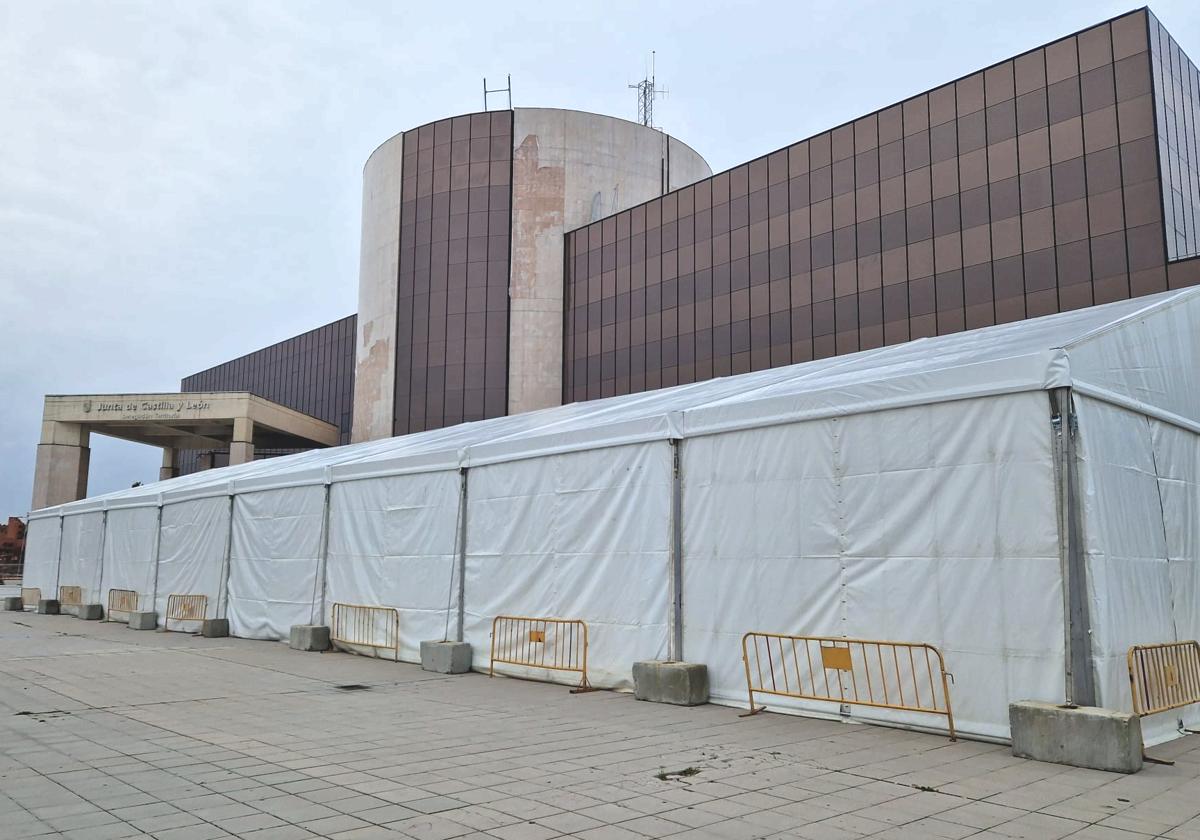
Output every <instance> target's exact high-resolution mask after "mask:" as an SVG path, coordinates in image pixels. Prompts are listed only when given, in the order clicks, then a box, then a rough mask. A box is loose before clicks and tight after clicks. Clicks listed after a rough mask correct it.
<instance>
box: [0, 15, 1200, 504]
mask: <svg viewBox="0 0 1200 840" xmlns="http://www.w3.org/2000/svg"><path fill="white" fill-rule="evenodd" d="M1129 8H1131V6H1130V5H1129V4H1127V3H1117V2H1109V1H1108V0H1091V2H1059V3H1055V2H1045V0H1039V1H1038V2H1030V0H1005V2H975V3H946V2H942V1H941V0H939V1H938V2H930V1H929V0H912V1H911V2H906V3H895V2H888V3H883V2H880V3H854V2H823V3H812V2H799V3H798V2H779V3H766V2H745V1H744V0H743V2H738V3H736V4H734V3H729V4H718V3H711V2H705V0H688V2H678V3H662V4H654V3H648V2H646V0H632V2H625V0H606V2H602V3H601V2H576V0H558V1H557V2H549V3H541V2H526V3H520V4H517V3H495V2H490V3H479V4H473V3H470V2H466V3H464V2H459V3H453V4H451V3H441V2H419V0H406V2H354V3H347V2H332V1H331V2H284V1H283V0H279V1H278V2H274V1H273V0H254V1H253V2H252V1H251V0H242V1H241V2H199V0H197V1H196V2H186V3H185V2H166V0H147V2H99V0H97V2H92V3H84V2H56V1H55V0H24V2H15V1H14V0H0V395H2V396H0V517H3V516H7V515H9V514H21V515H23V514H24V513H25V512H26V510H27V509H28V506H29V501H30V492H31V488H32V483H33V464H34V456H35V451H36V447H37V440H38V433H39V420H40V416H41V406H42V396H43V395H44V394H47V393H104V392H115V391H157V390H162V391H171V390H177V389H178V387H179V380H180V378H181V377H183V376H185V375H187V374H189V373H192V372H194V371H197V370H201V369H203V368H206V367H210V366H212V365H214V364H216V363H218V362H221V361H224V360H226V359H229V358H232V357H234V356H238V355H241V354H243V353H246V352H249V351H251V350H254V349H256V348H258V347H262V346H264V345H267V344H270V343H272V342H275V341H278V340H280V339H283V338H287V337H289V336H291V335H294V334H296V333H298V332H301V331H303V330H307V329H310V328H312V327H316V326H318V325H320V324H324V323H327V322H329V321H332V320H334V319H336V318H340V317H342V316H344V315H348V314H350V313H352V312H354V311H355V309H356V302H357V277H358V236H359V215H360V207H359V205H360V200H361V177H362V165H363V162H364V161H365V160H366V158H367V156H368V155H369V154H370V152H371V150H372V149H374V148H375V147H376V146H378V145H379V144H380V143H381V142H383V141H384V140H386V139H387V138H388V137H390V136H392V135H393V134H395V133H397V132H399V131H401V130H403V129H406V128H411V127H413V126H416V125H419V124H421V123H424V122H428V121H430V120H433V119H437V118H440V117H445V116H451V115H454V114H459V113H463V112H468V111H474V110H479V109H480V107H481V105H482V101H481V100H482V94H481V86H482V78H483V76H485V75H486V76H488V78H489V79H490V80H491V81H493V82H499V80H501V79H503V77H504V74H506V73H511V74H512V77H513V104H514V105H516V106H518V107H519V106H555V107H565V108H575V109H580V110H586V111H596V112H599V113H602V114H612V115H615V116H621V117H626V118H631V119H632V118H635V117H636V113H637V110H636V98H635V93H634V92H633V91H630V90H628V89H627V87H626V85H627V84H629V83H630V82H635V81H637V80H638V79H639V78H641V76H642V72H643V69H644V66H645V62H646V57H647V55H648V53H649V52H650V50H652V49H654V50H657V52H658V77H659V80H660V84H664V85H665V86H666V87H667V88H668V89H669V91H670V93H669V96H668V97H667V98H666V99H665V100H663V101H661V102H660V103H659V104H658V105H657V106H656V112H655V113H656V118H657V122H659V123H660V124H661V125H662V126H663V127H664V128H665V129H666V130H668V131H670V132H671V133H672V134H675V135H677V136H678V137H680V139H682V140H683V141H685V142H687V143H688V144H690V145H691V146H692V147H693V148H695V149H696V150H697V151H698V152H700V154H702V155H704V156H705V158H706V159H707V160H708V162H709V163H710V164H711V165H712V167H713V170H714V171H717V170H720V169H724V168H727V167H729V166H731V165H733V164H736V163H740V162H742V161H745V160H748V159H750V158H752V157H756V156H758V155H760V154H763V153H764V152H767V151H770V150H772V149H775V148H778V147H780V146H783V145H785V144H787V143H790V142H793V141H795V140H798V139H801V138H803V137H805V136H808V135H809V134H812V133H815V132H817V131H820V130H823V129H826V128H829V127H832V126H834V125H836V124H838V123H841V122H844V121H846V120H848V119H851V118H853V117H856V116H860V115H862V114H864V113H868V112H870V111H872V110H874V109H876V108H878V107H880V106H883V105H887V104H890V103H893V102H895V101H898V100H900V99H902V98H904V97H906V96H909V95H912V94H914V93H918V92H920V91H922V90H926V89H928V88H931V87H934V86H936V85H938V84H940V83H943V82H946V81H949V80H951V79H953V78H955V77H957V76H961V75H963V74H965V73H968V72H971V71H973V70H977V69H980V68H982V67H984V66H985V65H987V64H990V63H992V62H995V61H998V60H1000V59H1004V58H1007V57H1009V56H1011V55H1014V54H1016V53H1019V52H1023V51H1024V50H1026V49H1029V48H1031V47H1034V46H1036V45H1038V44H1041V43H1044V42H1046V41H1049V40H1052V39H1054V38H1056V37H1058V36H1061V35H1065V34H1068V33H1070V32H1072V31H1075V30H1077V29H1081V28H1084V27H1085V26H1087V25H1089V24H1092V23H1096V22H1099V21H1101V20H1103V19H1105V18H1108V17H1112V16H1114V15H1116V14H1119V13H1121V12H1124V11H1127V10H1128V9H1129ZM1153 8H1154V11H1155V13H1156V14H1157V15H1158V16H1159V18H1160V20H1161V21H1162V22H1163V24H1164V25H1165V26H1166V27H1167V28H1168V29H1169V30H1170V31H1171V32H1172V34H1173V35H1174V36H1175V37H1176V39H1177V40H1178V41H1179V42H1180V44H1181V45H1182V46H1183V48H1184V49H1185V50H1186V51H1188V52H1189V53H1190V54H1191V55H1192V56H1193V58H1197V59H1200V15H1196V14H1195V8H1196V7H1195V0H1189V2H1161V3H1157V4H1155V5H1154V7H1153ZM497 86H499V85H497ZM494 104H495V103H494ZM160 457H161V455H160V452H159V450H155V449H151V448H149V447H143V446H138V445H135V444H128V443H124V442H121V441H115V440H113V439H110V438H102V437H98V436H94V437H93V439H92V469H91V481H90V487H89V489H90V492H92V493H99V492H105V491H109V490H114V489H119V488H123V487H128V486H129V485H130V484H131V483H132V482H134V481H137V480H140V481H151V480H155V479H156V478H157V475H158V465H159V460H160Z"/></svg>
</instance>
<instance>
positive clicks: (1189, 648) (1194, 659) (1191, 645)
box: [1128, 640, 1200, 717]
mask: <svg viewBox="0 0 1200 840" xmlns="http://www.w3.org/2000/svg"><path fill="white" fill-rule="evenodd" d="M1128 659H1129V690H1130V693H1131V694H1132V695H1133V713H1134V714H1136V715H1137V716H1138V717H1146V716H1147V715H1153V714H1158V713H1159V712H1166V711H1169V710H1171V709H1179V708H1182V707H1184V706H1190V705H1191V704H1192V703H1200V643H1197V642H1196V641H1194V640H1193V641H1187V642H1165V643H1163V644H1157V645H1134V646H1133V647H1131V648H1130V649H1129V657H1128Z"/></svg>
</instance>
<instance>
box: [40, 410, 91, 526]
mask: <svg viewBox="0 0 1200 840" xmlns="http://www.w3.org/2000/svg"><path fill="white" fill-rule="evenodd" d="M90 443H91V433H90V432H89V431H88V430H87V429H86V428H84V427H83V426H82V425H80V424H79V423H60V422H58V421H57V420H47V421H43V422H42V438H41V442H40V443H38V449H37V463H36V465H35V466H34V471H33V502H32V509H33V510H37V509H39V508H44V507H50V506H52V505H61V504H63V503H64V502H73V501H75V500H76V499H82V498H83V497H84V496H86V495H87V481H88V464H89V462H90V460H91V455H92V450H91V447H90V446H89V444H90Z"/></svg>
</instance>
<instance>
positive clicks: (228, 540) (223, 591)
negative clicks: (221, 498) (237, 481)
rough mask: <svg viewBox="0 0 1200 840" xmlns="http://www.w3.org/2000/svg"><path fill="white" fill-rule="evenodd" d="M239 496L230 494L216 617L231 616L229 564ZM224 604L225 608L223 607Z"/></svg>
mask: <svg viewBox="0 0 1200 840" xmlns="http://www.w3.org/2000/svg"><path fill="white" fill-rule="evenodd" d="M236 498H237V497H236V496H235V495H233V494H232V493H230V494H229V523H228V525H227V527H226V529H225V562H224V563H222V564H221V588H220V590H218V592H217V614H216V616H214V618H228V617H229V566H230V564H231V562H232V560H231V555H232V554H233V506H234V500H235V499H236ZM222 604H224V609H222Z"/></svg>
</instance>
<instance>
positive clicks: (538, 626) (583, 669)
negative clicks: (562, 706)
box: [488, 615, 592, 694]
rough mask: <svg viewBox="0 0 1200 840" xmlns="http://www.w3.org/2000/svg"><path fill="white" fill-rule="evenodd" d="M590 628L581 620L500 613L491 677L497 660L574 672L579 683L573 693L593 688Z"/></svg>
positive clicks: (495, 624) (494, 632)
mask: <svg viewBox="0 0 1200 840" xmlns="http://www.w3.org/2000/svg"><path fill="white" fill-rule="evenodd" d="M587 657H588V628H587V624H586V623H585V622H583V621H581V620H579V619H572V618H530V617H527V616H517V615H498V616H496V617H495V618H494V619H493V620H492V650H491V665H490V666H489V669H488V676H495V675H496V665H497V663H501V664H508V665H519V666H521V667H524V668H544V669H546V670H548V671H574V672H576V673H578V674H579V685H578V686H577V687H576V688H573V689H571V693H572V694H578V693H580V692H584V691H592V685H591V683H589V682H588V677H587Z"/></svg>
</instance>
